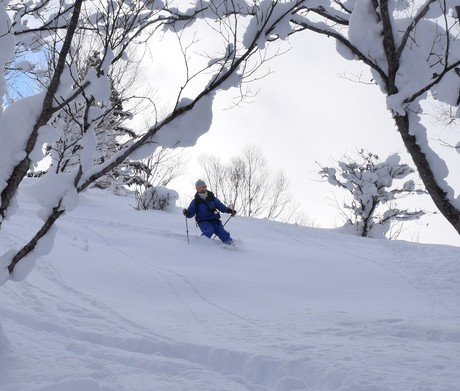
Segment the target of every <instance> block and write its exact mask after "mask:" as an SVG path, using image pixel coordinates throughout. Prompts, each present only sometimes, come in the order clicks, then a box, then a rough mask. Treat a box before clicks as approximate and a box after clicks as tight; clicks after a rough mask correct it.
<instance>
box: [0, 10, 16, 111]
mask: <svg viewBox="0 0 460 391" xmlns="http://www.w3.org/2000/svg"><path fill="white" fill-rule="evenodd" d="M14 48H15V41H14V36H13V34H11V20H10V18H9V17H8V14H7V13H6V10H5V7H4V6H3V4H1V3H0V97H1V98H2V99H3V96H4V95H5V93H6V80H5V77H4V74H5V66H6V63H7V62H9V61H11V60H12V58H13V55H14ZM2 106H3V105H0V113H1V112H2V110H3V108H2Z"/></svg>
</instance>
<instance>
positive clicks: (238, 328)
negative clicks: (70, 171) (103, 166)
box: [0, 190, 460, 391]
mask: <svg viewBox="0 0 460 391" xmlns="http://www.w3.org/2000/svg"><path fill="white" fill-rule="evenodd" d="M130 203H131V204H133V203H134V201H133V200H132V199H131V198H129V197H115V196H111V195H109V194H107V193H105V192H102V191H96V190H91V191H89V192H88V193H87V194H85V195H82V196H81V204H80V206H79V207H78V208H77V209H75V210H74V211H72V212H71V213H68V214H67V215H66V216H64V217H63V218H62V219H61V221H60V222H59V224H58V226H59V231H58V234H57V238H56V243H55V246H54V249H53V250H52V252H51V253H50V254H49V255H48V256H46V257H44V258H42V259H41V260H40V261H39V262H38V263H37V265H36V267H35V269H34V270H33V271H32V273H31V274H30V275H29V276H28V278H27V279H26V280H25V281H23V282H12V281H9V282H8V283H6V284H5V285H3V286H1V287H0V316H1V318H0V391H32V390H33V391H246V390H250V391H266V390H276V391H294V390H297V391H298V390H310V391H329V390H331V391H332V390H337V391H459V390H460V248H457V247H449V246H439V245H438V246H436V245H422V244H414V243H407V242H396V241H385V240H384V241H381V240H371V239H362V238H358V237H353V236H349V235H346V234H342V233H339V232H334V231H330V230H322V229H313V228H305V227H298V226H293V225H285V224H280V223H275V222H270V221H264V220H256V219H249V218H243V217H238V216H237V217H235V218H234V219H231V220H230V222H229V223H228V225H227V228H228V229H229V231H230V232H231V233H232V236H233V237H235V238H236V239H237V241H238V243H239V244H238V248H237V249H236V250H229V249H226V248H223V247H221V246H220V245H219V244H218V243H217V240H216V241H213V242H211V241H209V240H208V239H204V238H200V237H199V232H198V230H197V229H196V227H195V224H194V221H193V220H189V221H188V228H189V232H190V244H188V243H187V237H186V226H185V219H184V217H183V216H182V214H181V211H180V208H176V209H174V210H172V211H170V212H160V211H136V210H134V209H133V208H131V207H130V206H129V204H130ZM19 213H20V218H19V220H15V222H14V223H13V222H12V223H10V224H7V225H6V226H5V228H4V230H3V231H2V232H1V235H0V249H1V248H3V247H5V248H6V244H8V245H10V244H11V243H13V242H18V243H19V242H22V241H21V240H20V239H21V238H23V239H24V238H27V237H29V236H30V235H31V234H32V233H33V232H34V226H33V225H34V224H33V223H32V221H33V219H34V218H35V211H33V210H32V207H31V206H30V205H29V204H28V203H27V202H25V203H23V204H22V205H21V209H20V212H19ZM225 217H226V216H224V218H225Z"/></svg>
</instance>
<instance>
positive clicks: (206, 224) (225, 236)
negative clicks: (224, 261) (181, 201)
mask: <svg viewBox="0 0 460 391" xmlns="http://www.w3.org/2000/svg"><path fill="white" fill-rule="evenodd" d="M198 227H199V228H200V230H201V232H202V233H203V235H204V236H207V237H208V238H211V236H212V235H214V234H216V235H217V237H218V238H219V239H220V240H222V242H224V243H225V244H232V243H233V239H232V238H231V237H230V234H229V233H228V232H227V231H226V230H225V228H224V226H223V224H222V221H220V220H206V221H200V222H199V223H198Z"/></svg>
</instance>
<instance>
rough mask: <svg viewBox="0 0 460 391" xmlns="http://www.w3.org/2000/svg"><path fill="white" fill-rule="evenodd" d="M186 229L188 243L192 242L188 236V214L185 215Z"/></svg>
mask: <svg viewBox="0 0 460 391" xmlns="http://www.w3.org/2000/svg"><path fill="white" fill-rule="evenodd" d="M185 230H186V231H187V244H190V240H189V238H188V222H187V216H185Z"/></svg>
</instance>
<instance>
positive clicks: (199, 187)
mask: <svg viewBox="0 0 460 391" xmlns="http://www.w3.org/2000/svg"><path fill="white" fill-rule="evenodd" d="M196 191H197V192H198V193H200V194H204V193H206V191H207V190H206V185H201V186H197V187H196Z"/></svg>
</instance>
